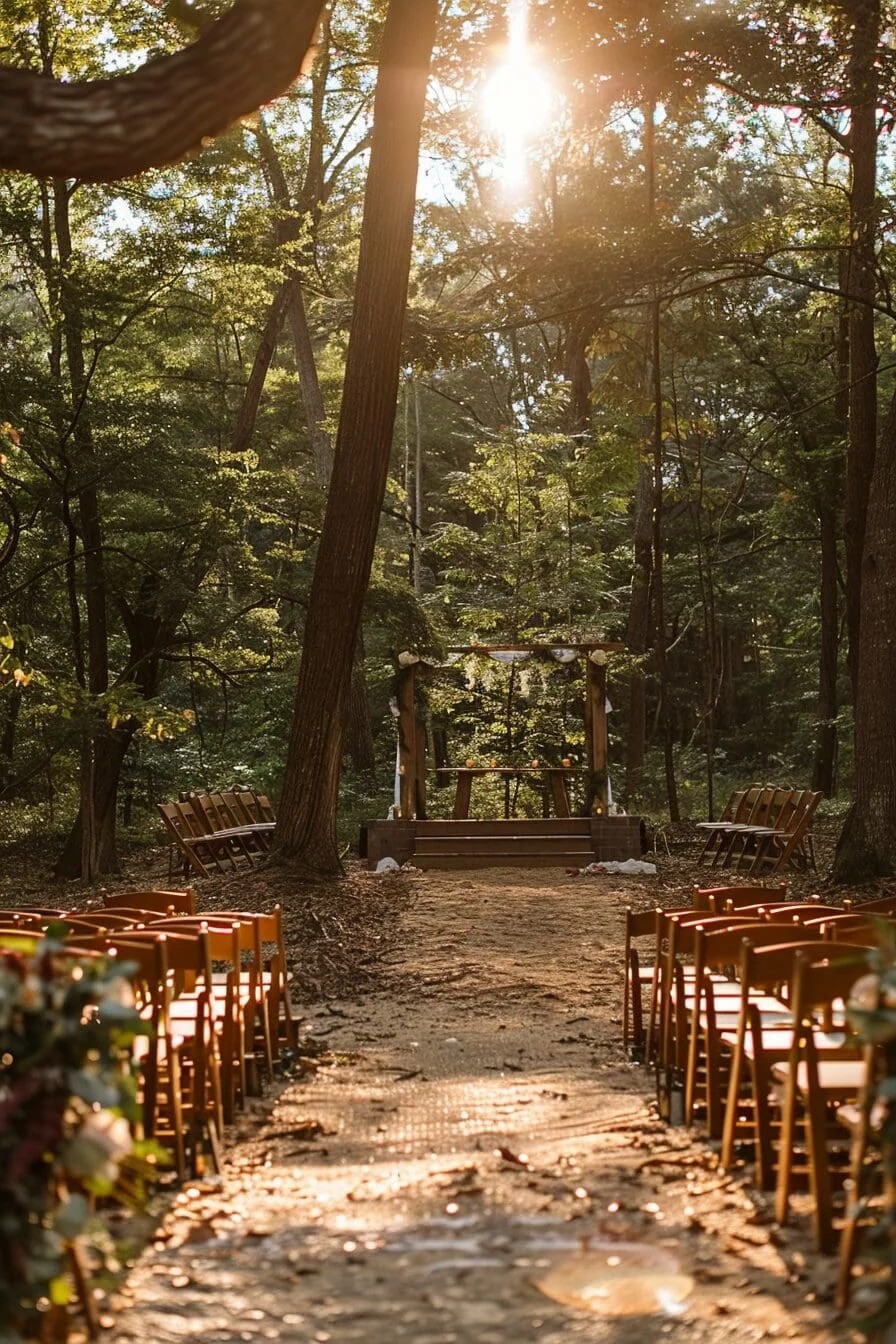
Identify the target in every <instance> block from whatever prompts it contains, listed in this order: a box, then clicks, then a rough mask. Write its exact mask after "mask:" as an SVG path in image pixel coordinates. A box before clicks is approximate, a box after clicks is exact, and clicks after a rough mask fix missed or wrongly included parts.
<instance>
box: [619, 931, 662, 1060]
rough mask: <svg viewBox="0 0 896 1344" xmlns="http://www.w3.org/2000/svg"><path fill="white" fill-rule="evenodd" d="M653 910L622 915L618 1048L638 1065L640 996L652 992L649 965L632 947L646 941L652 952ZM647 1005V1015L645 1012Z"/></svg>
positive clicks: (643, 1049)
mask: <svg viewBox="0 0 896 1344" xmlns="http://www.w3.org/2000/svg"><path fill="white" fill-rule="evenodd" d="M656 924H657V913H656V910H640V911H635V910H633V909H632V908H631V906H628V907H627V908H626V911H625V984H624V988H623V997H622V1048H623V1050H624V1051H625V1053H626V1055H627V1057H628V1058H629V1059H631V1060H634V1061H636V1062H637V1063H639V1064H641V1063H643V1062H644V1060H645V1059H646V1057H647V1032H646V1030H645V1027H644V992H645V989H646V988H649V989H651V990H652V986H653V981H654V967H653V965H649V966H648V965H642V964H641V959H640V957H639V954H638V949H637V948H636V947H635V940H636V939H637V938H650V939H651V942H652V944H653V946H654V949H655V944H656ZM649 1007H650V1005H649V1002H648V1011H649Z"/></svg>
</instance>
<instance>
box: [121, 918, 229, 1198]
mask: <svg viewBox="0 0 896 1344" xmlns="http://www.w3.org/2000/svg"><path fill="white" fill-rule="evenodd" d="M109 945H110V946H112V947H114V948H115V949H116V952H117V955H118V956H119V958H120V960H121V961H123V962H125V963H126V962H127V959H128V957H129V956H130V955H131V954H132V953H134V954H135V955H136V950H137V949H139V948H144V949H146V948H161V949H162V952H161V954H160V955H161V956H162V957H163V960H164V967H165V978H164V981H163V982H162V983H161V987H160V989H159V991H158V1000H157V1003H158V1005H159V1008H158V1011H159V1012H162V1011H163V1010H164V1021H165V1026H166V1034H165V1037H164V1040H163V1050H162V1054H161V1056H160V1059H159V1067H160V1075H159V1086H160V1088H161V1089H163V1090H164V1092H165V1093H166V1095H167V1097H168V1101H169V1106H170V1107H171V1110H170V1125H171V1126H173V1125H174V1124H178V1125H179V1127H180V1133H181V1135H182V1136H183V1137H182V1143H183V1158H182V1159H181V1157H180V1154H179V1147H178V1145H179V1141H178V1140H177V1138H176V1136H175V1135H174V1134H173V1132H172V1133H170V1134H169V1135H168V1137H169V1138H170V1139H171V1141H172V1143H173V1144H174V1145H175V1160H176V1161H177V1160H183V1161H184V1162H185V1163H186V1165H187V1167H188V1169H189V1171H190V1173H191V1174H192V1175H194V1176H196V1175H199V1174H201V1172H202V1171H203V1169H204V1168H205V1167H206V1166H210V1167H211V1168H212V1170H214V1171H220V1169H221V1140H222V1135H223V1130H224V1104H223V1097H222V1072H223V1058H222V1051H223V1050H227V1049H231V1045H230V1041H229V1037H228V1034H227V1032H226V1030H225V1029H224V1027H223V1026H222V1024H223V1023H225V1022H226V1020H227V1014H228V1011H229V1006H225V1007H223V1008H220V1007H218V1006H217V1005H216V996H215V991H214V987H213V985H212V950H213V949H212V943H211V939H210V938H209V937H208V936H207V935H206V934H205V932H204V931H201V930H200V931H192V932H189V933H186V934H180V933H168V932H167V931H164V930H152V929H141V930H134V931H133V932H131V933H128V934H126V935H125V936H124V937H121V938H117V939H115V940H114V942H113V941H112V940H109ZM146 992H147V993H148V994H149V995H152V994H153V993H154V988H153V986H152V985H151V983H149V982H148V983H147V985H146ZM152 1006H155V1005H152ZM166 1132H167V1131H166Z"/></svg>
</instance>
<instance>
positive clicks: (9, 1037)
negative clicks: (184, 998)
mask: <svg viewBox="0 0 896 1344" xmlns="http://www.w3.org/2000/svg"><path fill="white" fill-rule="evenodd" d="M140 1031H141V1023H140V1018H139V1015H138V1013H137V1011H136V1009H135V1007H134V999H133V994H132V989H131V984H130V981H129V980H128V979H127V978H126V976H125V975H123V974H122V970H121V969H120V968H119V967H118V966H117V965H116V964H115V962H114V959H112V958H107V957H105V956H96V957H93V956H81V955H76V956H75V955H72V953H71V952H70V951H68V950H66V948H65V947H64V946H63V945H62V944H61V943H59V942H57V941H55V940H53V939H52V938H51V937H48V938H46V939H42V940H40V941H38V940H36V939H32V938H29V937H28V936H27V935H23V936H22V938H21V940H15V941H14V942H13V943H10V942H9V941H6V942H5V944H4V946H3V947H2V948H0V1344H8V1342H9V1341H18V1340H23V1339H31V1338H34V1337H35V1336H37V1335H39V1334H40V1322H41V1318H42V1314H43V1313H45V1312H47V1311H48V1310H49V1309H50V1308H51V1307H57V1308H58V1307H64V1306H65V1304H66V1303H67V1302H68V1300H69V1297H70V1291H71V1290H70V1286H69V1278H68V1274H67V1262H68V1258H69V1257H68V1253H69V1248H70V1247H71V1245H72V1243H73V1242H74V1241H75V1239H76V1238H79V1237H80V1236H81V1234H82V1233H83V1232H84V1230H85V1228H86V1227H87V1226H88V1224H89V1222H90V1218H91V1197H92V1196H96V1195H108V1194H112V1193H115V1194H119V1193H120V1192H119V1189H118V1187H119V1185H120V1183H121V1178H122V1168H123V1165H126V1164H127V1163H129V1162H131V1161H133V1160H134V1158H135V1157H136V1156H137V1155H138V1154H137V1149H136V1148H135V1144H134V1141H133V1139H132V1128H133V1124H134V1123H135V1122H136V1120H137V1119H138V1105H137V1098H136V1082H135V1078H134V1076H133V1071H132V1068H131V1066H130V1058H131V1052H130V1046H131V1044H132V1043H133V1040H134V1037H135V1036H136V1035H137V1034H138V1033H139V1032H140ZM150 1161H152V1155H151V1154H150Z"/></svg>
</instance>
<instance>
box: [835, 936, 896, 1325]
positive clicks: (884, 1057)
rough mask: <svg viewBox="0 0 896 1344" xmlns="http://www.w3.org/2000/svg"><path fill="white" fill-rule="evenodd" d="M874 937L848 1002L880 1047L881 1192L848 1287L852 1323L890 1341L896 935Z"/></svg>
mask: <svg viewBox="0 0 896 1344" xmlns="http://www.w3.org/2000/svg"><path fill="white" fill-rule="evenodd" d="M878 939H879V944H880V946H879V948H878V949H877V950H876V951H875V952H873V953H872V954H871V955H870V957H869V961H870V963H871V965H872V966H873V967H874V969H873V970H872V972H871V973H869V974H868V975H863V976H862V977H861V978H860V979H859V980H857V981H856V983H855V985H854V986H853V989H852V993H851V994H850V997H849V1002H848V1003H847V1014H848V1016H849V1019H850V1021H851V1022H852V1025H853V1026H854V1027H855V1029H856V1031H857V1032H858V1034H859V1036H860V1037H861V1039H862V1040H863V1041H865V1043H866V1044H868V1045H874V1046H875V1047H877V1051H878V1063H879V1076H878V1082H877V1089H876V1095H874V1096H872V1097H869V1098H866V1099H865V1105H868V1106H870V1108H871V1109H870V1116H869V1124H870V1136H871V1141H872V1145H873V1148H874V1149H876V1150H877V1153H878V1155H879V1168H880V1172H879V1175H880V1183H881V1185H882V1187H883V1193H884V1200H883V1209H882V1211H881V1216H880V1219H879V1221H878V1222H877V1224H876V1226H874V1227H873V1228H868V1229H867V1230H866V1231H865V1234H864V1238H863V1240H864V1250H865V1254H864V1255H863V1257H862V1258H863V1259H864V1261H865V1268H866V1273H865V1275H864V1276H862V1277H860V1278H859V1279H858V1280H857V1281H856V1282H855V1283H854V1284H853V1286H852V1293H851V1297H850V1307H851V1312H850V1323H851V1324H852V1325H853V1326H855V1328H856V1329H857V1330H858V1331H860V1332H861V1333H862V1334H863V1335H864V1336H865V1337H866V1338H867V1339H868V1340H870V1341H873V1342H874V1344H878V1341H880V1344H888V1342H889V1341H891V1340H892V1339H893V1338H894V1335H896V938H894V934H893V930H892V928H891V927H889V926H888V925H887V924H886V922H885V921H883V920H881V921H880V928H879V930H878ZM858 1193H859V1196H860V1198H861V1196H862V1192H861V1191H859V1192H858Z"/></svg>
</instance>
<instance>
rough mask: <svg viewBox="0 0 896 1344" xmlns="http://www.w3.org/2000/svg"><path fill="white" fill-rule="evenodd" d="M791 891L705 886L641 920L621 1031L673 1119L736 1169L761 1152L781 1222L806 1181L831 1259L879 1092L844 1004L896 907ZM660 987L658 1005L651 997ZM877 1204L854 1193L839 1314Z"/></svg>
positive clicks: (629, 940) (632, 918)
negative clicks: (716, 1146) (649, 953)
mask: <svg viewBox="0 0 896 1344" xmlns="http://www.w3.org/2000/svg"><path fill="white" fill-rule="evenodd" d="M782 894H783V892H782V890H781V889H780V888H778V889H769V888H757V887H736V888H716V889H703V890H698V891H695V900H694V904H693V905H692V906H690V907H685V908H683V909H679V910H677V911H662V910H658V911H655V912H642V913H640V914H639V913H636V912H629V913H628V915H627V918H626V997H625V1006H624V1013H623V1034H624V1040H625V1043H626V1046H627V1048H628V1049H629V1051H630V1052H631V1053H632V1054H633V1055H634V1056H635V1057H639V1058H642V1059H645V1060H647V1061H648V1062H650V1063H652V1064H653V1066H654V1067H655V1069H656V1073H657V1081H658V1097H659V1101H660V1110H661V1112H662V1113H664V1114H665V1115H666V1116H667V1118H670V1119H680V1120H681V1121H683V1122H685V1123H688V1124H693V1123H695V1122H697V1121H698V1120H699V1121H702V1123H703V1124H704V1126H705V1128H706V1130H707V1133H708V1135H709V1136H710V1138H712V1139H714V1140H717V1141H720V1143H721V1161H722V1165H723V1166H724V1167H725V1168H726V1169H730V1168H732V1167H733V1166H734V1165H735V1163H736V1162H737V1161H738V1157H739V1153H740V1151H741V1146H742V1145H743V1144H744V1143H745V1142H746V1143H748V1144H749V1148H750V1149H751V1150H752V1152H753V1154H754V1159H755V1179H756V1182H757V1184H758V1185H759V1186H760V1188H763V1189H773V1190H774V1192H775V1210H776V1217H777V1219H778V1221H779V1222H781V1223H784V1222H785V1221H786V1220H787V1219H788V1218H789V1216H790V1214H791V1208H792V1202H793V1201H792V1197H793V1193H794V1189H795V1182H796V1178H797V1177H798V1176H800V1175H802V1176H804V1177H805V1179H806V1181H807V1182H808V1186H809V1190H810V1194H811V1206H812V1227H813V1233H814V1237H815V1241H816V1244H817V1246H818V1247H819V1249H821V1250H825V1251H830V1250H833V1249H834V1248H835V1245H836V1243H837V1240H838V1234H837V1232H836V1230H835V1221H834V1194H833V1186H834V1183H835V1181H836V1180H837V1174H836V1172H835V1171H834V1169H833V1167H832V1158H834V1157H837V1156H839V1157H845V1156H846V1155H847V1154H849V1160H850V1168H851V1183H848V1184H849V1185H850V1188H851V1189H852V1190H853V1191H855V1190H856V1189H858V1187H859V1184H860V1182H861V1178H862V1173H863V1163H865V1157H866V1154H867V1151H868V1146H869V1142H868V1128H869V1126H868V1116H869V1114H870V1103H869V1102H868V1100H867V1099H868V1097H869V1096H871V1095H872V1094H873V1090H874V1078H873V1075H872V1070H873V1068H874V1059H873V1052H871V1051H869V1050H868V1049H863V1048H862V1047H861V1045H860V1043H859V1041H858V1039H857V1037H856V1036H855V1033H854V1032H853V1031H852V1030H851V1028H850V1026H849V1023H848V1021H847V1019H846V1017H845V1015H844V1012H843V1001H844V1000H846V999H847V998H848V997H849V994H850V991H851V988H852V986H853V984H854V983H855V981H856V980H857V978H858V977H859V976H860V975H861V974H862V973H863V971H866V970H867V966H868V959H869V955H872V954H870V952H869V949H871V948H873V947H875V946H876V945H877V944H878V943H879V942H880V940H881V938H884V939H892V938H894V937H896V933H894V930H893V928H892V927H891V925H890V917H891V916H896V899H884V900H881V901H874V902H869V903H864V904H863V905H861V906H857V907H852V908H850V907H849V905H848V903H847V905H846V906H845V908H844V907H841V908H839V909H835V908H832V907H826V906H823V905H821V903H820V902H819V901H818V899H817V898H816V899H813V900H811V901H808V902H787V901H780V900H779V899H778V898H780V897H781V895H782ZM645 937H650V938H652V941H653V965H652V966H651V967H649V969H648V967H647V966H646V965H641V963H640V962H639V959H638V955H637V949H636V948H635V945H634V944H635V940H636V939H638V938H645ZM732 969H735V970H736V973H735V974H732ZM648 987H649V990H650V993H651V997H650V1001H649V1004H648V1003H645V1002H644V1001H643V999H642V998H641V993H642V991H643V990H646V989H648ZM832 1138H833V1139H835V1140H836V1142H834V1143H833V1145H832V1142H831V1141H832ZM796 1155H799V1157H797V1156H796ZM800 1166H801V1169H800ZM864 1207H865V1204H864V1202H863V1201H862V1200H861V1199H860V1198H859V1197H858V1195H856V1194H855V1193H853V1194H852V1195H851V1196H850V1201H849V1205H848V1207H847V1210H846V1217H845V1221H844V1224H843V1231H842V1233H840V1234H839V1241H840V1252H841V1261H840V1273H839V1285H838V1300H839V1301H840V1303H841V1305H843V1304H845V1302H846V1300H847V1298H848V1295H849V1291H850V1284H851V1280H852V1274H853V1266H854V1261H855V1255H856V1244H857V1236H856V1230H857V1227H858V1224H859V1218H860V1216H861V1214H862V1210H863V1209H864Z"/></svg>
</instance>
